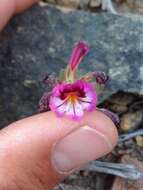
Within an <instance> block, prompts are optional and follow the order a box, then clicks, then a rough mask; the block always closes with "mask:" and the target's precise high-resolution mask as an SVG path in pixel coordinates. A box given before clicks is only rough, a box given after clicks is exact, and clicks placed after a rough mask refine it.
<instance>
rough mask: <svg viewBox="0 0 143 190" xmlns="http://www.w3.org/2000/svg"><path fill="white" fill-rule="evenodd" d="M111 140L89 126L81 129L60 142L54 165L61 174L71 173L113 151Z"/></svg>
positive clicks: (54, 153) (54, 152)
mask: <svg viewBox="0 0 143 190" xmlns="http://www.w3.org/2000/svg"><path fill="white" fill-rule="evenodd" d="M112 148H113V147H112V144H111V142H110V141H109V139H108V138H107V137H106V136H105V135H104V134H102V133H101V132H99V131H97V130H96V129H94V128H91V127H89V126H84V127H81V128H80V129H77V130H76V131H74V132H72V133H70V134H69V135H68V136H66V137H65V138H63V139H62V140H60V142H58V143H57V144H56V145H55V146H54V148H53V152H52V163H53V165H54V167H55V169H56V170H58V172H59V173H70V172H71V171H73V170H75V169H77V168H79V167H81V166H82V165H83V164H86V163H87V162H89V161H91V160H94V159H97V158H99V157H101V156H103V155H105V154H107V153H108V152H110V151H111V150H112Z"/></svg>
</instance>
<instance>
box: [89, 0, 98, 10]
mask: <svg viewBox="0 0 143 190" xmlns="http://www.w3.org/2000/svg"><path fill="white" fill-rule="evenodd" d="M100 5H101V0H91V1H90V3H89V7H90V8H96V7H99V6H100Z"/></svg>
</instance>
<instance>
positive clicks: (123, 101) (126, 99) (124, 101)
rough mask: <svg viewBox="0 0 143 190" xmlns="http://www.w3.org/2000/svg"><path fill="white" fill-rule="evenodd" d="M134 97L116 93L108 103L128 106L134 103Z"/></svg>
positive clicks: (128, 94) (129, 94)
mask: <svg viewBox="0 0 143 190" xmlns="http://www.w3.org/2000/svg"><path fill="white" fill-rule="evenodd" d="M134 99H135V97H134V95H133V94H131V93H125V92H118V93H117V94H114V95H113V96H111V98H110V99H109V101H110V102H111V103H113V104H117V105H123V106H128V105H129V104H131V103H132V102H133V101H134Z"/></svg>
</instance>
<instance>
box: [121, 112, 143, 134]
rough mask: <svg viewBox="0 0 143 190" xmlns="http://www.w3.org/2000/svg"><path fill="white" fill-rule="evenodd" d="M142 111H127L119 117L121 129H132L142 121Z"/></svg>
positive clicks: (126, 130) (125, 130)
mask: <svg viewBox="0 0 143 190" xmlns="http://www.w3.org/2000/svg"><path fill="white" fill-rule="evenodd" d="M142 118H143V112H142V110H138V111H134V112H128V113H126V114H124V115H123V117H122V118H121V123H120V125H121V129H122V131H124V132H128V131H133V130H135V129H137V128H138V127H139V125H140V124H141V122H142Z"/></svg>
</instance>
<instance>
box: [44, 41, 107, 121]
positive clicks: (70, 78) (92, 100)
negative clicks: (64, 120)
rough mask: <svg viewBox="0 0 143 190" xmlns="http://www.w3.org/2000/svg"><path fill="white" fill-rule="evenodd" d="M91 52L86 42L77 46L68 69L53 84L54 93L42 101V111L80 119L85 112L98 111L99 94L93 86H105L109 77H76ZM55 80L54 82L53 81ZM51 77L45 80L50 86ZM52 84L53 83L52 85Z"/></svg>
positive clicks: (101, 73) (91, 74) (88, 75)
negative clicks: (80, 65)
mask: <svg viewBox="0 0 143 190" xmlns="http://www.w3.org/2000/svg"><path fill="white" fill-rule="evenodd" d="M88 51H89V46H88V44H87V43H86V42H79V43H77V44H76V45H75V47H74V50H73V53H72V55H71V58H70V63H69V65H68V66H67V68H66V69H65V70H64V71H62V72H61V73H60V78H59V79H58V80H55V78H53V77H52V85H53V82H54V83H56V84H55V85H54V88H53V90H52V92H51V93H50V94H49V93H48V94H47V93H46V95H45V94H44V95H43V97H42V98H41V100H40V111H41V112H42V111H45V110H49V108H50V109H51V110H52V111H54V112H56V113H57V115H58V116H64V115H67V116H70V117H71V118H73V119H79V118H81V117H82V116H83V115H84V111H92V110H94V109H96V104H97V94H96V91H95V89H94V88H93V86H92V84H91V83H89V82H91V81H92V80H95V81H94V84H97V83H98V84H99V85H103V84H105V83H106V82H107V79H108V77H107V76H106V75H105V73H103V72H101V71H94V72H91V73H88V74H86V75H84V76H80V77H78V76H76V71H77V69H78V66H79V64H80V63H81V61H82V59H83V58H84V57H85V55H86V54H87V53H88ZM53 79H54V80H53ZM49 81H51V77H50V76H48V77H46V78H45V80H44V82H46V83H48V84H49ZM50 84H51V83H50Z"/></svg>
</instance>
